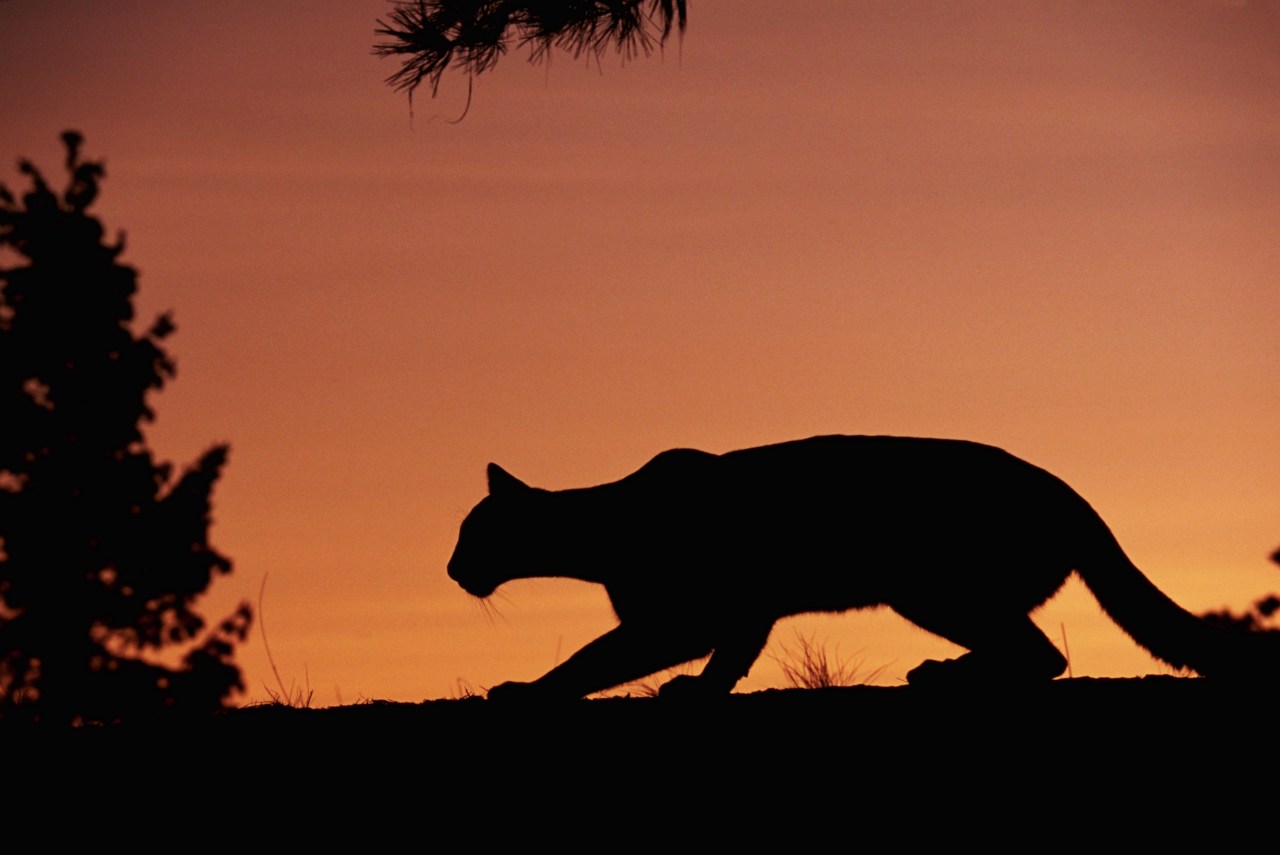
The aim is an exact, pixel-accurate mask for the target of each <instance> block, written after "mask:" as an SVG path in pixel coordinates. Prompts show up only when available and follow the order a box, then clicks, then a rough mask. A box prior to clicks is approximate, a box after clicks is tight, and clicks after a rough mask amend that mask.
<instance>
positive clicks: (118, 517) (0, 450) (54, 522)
mask: <svg viewBox="0 0 1280 855" xmlns="http://www.w3.org/2000/svg"><path fill="white" fill-rule="evenodd" d="M62 140H63V143H64V144H65V146H66V150H67V155H66V169H67V171H68V173H69V175H70V178H69V181H68V184H67V188H66V190H65V191H64V192H62V193H61V194H59V193H56V192H54V191H53V190H52V189H50V187H49V185H48V183H47V182H46V181H45V178H44V176H43V175H42V174H41V173H40V172H39V171H38V170H37V169H36V168H35V167H34V166H32V165H31V164H30V163H29V162H27V161H22V162H20V164H19V169H20V170H21V172H22V173H24V174H25V175H26V176H27V179H28V180H29V182H30V184H31V189H30V191H29V192H27V193H26V194H24V195H23V196H22V197H21V198H20V199H18V198H15V196H14V194H13V193H11V192H10V191H9V189H8V188H6V187H4V186H3V185H0V413H2V414H3V424H4V429H3V431H0V718H5V719H9V720H13V719H29V720H30V719H34V720H42V721H52V722H70V723H74V722H98V721H102V722H109V721H118V720H122V719H127V718H131V717H135V716H138V715H145V714H152V713H156V712H161V711H189V712H200V711H208V710H213V709H217V708H220V707H221V706H223V705H224V704H225V703H226V700H227V699H228V697H229V696H230V695H231V694H232V693H233V692H234V691H236V690H239V689H242V688H243V686H242V682H241V676H240V670H239V668H238V667H237V666H236V665H235V664H234V661H233V653H234V648H235V644H236V642H237V641H243V640H244V638H245V635H246V633H247V631H248V627H249V623H250V619H251V614H250V610H249V607H248V605H247V604H242V605H241V606H240V607H239V609H237V610H236V612H235V613H234V614H232V615H231V616H229V617H228V618H226V619H225V620H223V621H221V622H220V623H219V624H217V625H216V626H215V627H214V628H213V629H212V630H211V631H208V632H206V627H205V621H204V619H203V618H202V617H201V616H200V615H199V614H198V613H197V612H196V611H195V609H194V603H195V600H196V599H197V597H199V596H200V595H201V594H202V593H203V592H204V591H205V589H206V588H207V587H208V586H209V584H210V582H211V581H212V578H213V577H214V576H215V575H222V574H227V573H229V572H230V571H231V562H230V561H228V560H227V559H226V558H225V557H224V556H222V555H220V554H219V553H218V552H217V551H215V550H214V549H213V548H212V547H211V546H210V545H209V539H208V530H209V525H210V494H211V492H212V490H213V484H214V481H216V480H217V478H218V475H219V473H220V471H221V469H222V466H223V464H224V463H225V462H226V457H227V448H226V447H225V446H216V447H213V448H211V449H210V450H209V451H208V452H206V453H205V454H204V455H203V456H202V457H201V458H200V459H199V460H198V461H197V462H196V463H195V464H194V465H193V466H191V467H190V468H189V469H188V470H187V471H186V472H185V474H183V475H182V476H181V477H178V478H176V479H175V478H174V477H173V474H172V466H171V465H170V464H168V463H163V462H157V461H156V460H155V459H154V458H153V455H152V453H151V451H150V450H149V449H148V448H147V446H146V442H145V439H144V437H143V434H142V430H141V428H142V425H143V424H145V423H147V422H150V421H151V420H152V419H153V418H154V414H153V412H152V410H151V408H150V407H149V406H148V404H147V398H148V396H149V394H150V393H151V392H152V391H156V390H159V389H161V388H162V387H163V386H164V384H165V382H166V381H167V380H168V379H170V378H172V377H173V376H174V364H173V362H172V360H171V359H170V358H169V356H168V355H167V354H166V353H165V350H164V348H163V346H162V342H163V340H164V339H165V338H167V337H168V336H169V335H170V334H171V333H172V332H173V331H174V326H173V323H172V321H171V319H170V317H169V316H168V315H162V316H160V317H159V318H158V319H156V320H155V322H154V323H153V324H152V325H151V327H150V329H148V330H147V331H146V332H145V333H143V334H141V335H137V334H135V332H134V331H133V330H132V322H133V296H134V292H135V291H136V279H137V272H136V271H135V270H134V269H133V268H131V267H128V266H125V265H122V264H120V263H119V261H118V258H119V256H120V254H121V252H122V251H123V250H124V238H123V235H121V236H120V237H118V238H117V239H116V241H115V242H114V243H111V244H108V243H105V242H104V240H103V229H102V225H101V224H100V223H99V221H98V220H97V219H96V218H95V217H93V216H91V215H89V214H88V213H87V210H88V208H89V206H90V205H91V204H92V203H93V201H94V198H95V197H96V196H97V193H98V189H99V182H100V181H101V179H102V178H103V177H104V174H105V173H104V170H103V166H102V164H101V163H100V162H94V161H85V160H81V159H80V146H81V143H82V137H81V136H80V134H78V133H76V132H73V131H68V132H66V133H64V134H63V135H62ZM24 260H25V264H23V263H21V262H23V261H24ZM13 262H18V264H15V265H13V266H9V265H10V264H12V263H13Z"/></svg>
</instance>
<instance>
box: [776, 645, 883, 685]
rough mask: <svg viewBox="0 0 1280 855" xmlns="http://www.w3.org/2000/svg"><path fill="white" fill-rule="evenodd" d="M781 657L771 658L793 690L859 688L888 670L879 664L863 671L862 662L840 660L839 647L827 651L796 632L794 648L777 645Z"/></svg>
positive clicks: (858, 660) (859, 660)
mask: <svg viewBox="0 0 1280 855" xmlns="http://www.w3.org/2000/svg"><path fill="white" fill-rule="evenodd" d="M778 647H779V648H780V649H781V650H782V653H781V655H777V654H770V658H772V659H773V661H774V662H777V663H778V667H780V668H781V669H782V676H783V678H784V679H785V680H786V681H787V686H788V688H792V689H830V688H834V687H837V686H858V685H863V684H866V683H870V682H871V681H873V680H875V679H876V678H877V677H879V676H880V675H881V674H883V673H884V669H885V668H886V667H887V666H885V665H881V666H880V667H879V668H873V669H872V670H870V671H864V670H863V662H864V660H862V659H842V658H840V648H839V645H837V646H836V648H835V649H834V650H833V651H832V652H831V653H828V652H827V648H826V645H824V644H821V643H819V642H818V641H817V640H816V638H815V637H814V636H812V635H810V636H805V635H802V634H801V633H799V632H797V633H796V640H795V647H788V646H787V645H785V644H779V645H778Z"/></svg>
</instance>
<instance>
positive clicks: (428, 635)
mask: <svg viewBox="0 0 1280 855" xmlns="http://www.w3.org/2000/svg"><path fill="white" fill-rule="evenodd" d="M388 8H389V7H388V4H387V3H385V2H382V0H310V2H307V3H296V2H278V0H254V1H253V2H248V0H232V2H223V3H216V4H215V3H203V2H201V3H197V2H172V0H163V1H162V0H116V2H111V3H82V2H73V0H6V1H5V2H0V81H3V85H2V86H0V116H3V122H2V123H0V180H2V181H4V183H6V184H8V185H9V186H10V187H11V188H15V189H16V188H20V187H22V186H24V183H23V182H22V181H21V180H19V179H20V178H21V176H20V175H19V174H18V172H17V170H16V167H15V166H13V163H14V162H15V161H16V159H17V157H19V156H27V157H30V158H32V159H34V160H35V161H36V162H37V163H38V164H39V165H41V166H43V167H44V169H45V171H46V173H48V174H49V175H50V177H51V178H54V179H55V180H57V177H58V176H59V173H58V170H59V169H60V164H61V161H62V153H61V150H60V147H59V144H58V142H57V137H58V134H59V133H60V132H61V131H62V130H64V129H67V128H76V129H79V130H80V131H82V132H83V133H84V134H85V136H86V138H87V142H86V147H85V150H86V154H87V156H89V157H100V158H103V159H105V161H106V163H107V174H108V178H107V181H106V184H105V186H104V189H103V193H102V195H101V197H100V198H99V201H98V203H97V205H96V207H95V209H94V210H95V212H96V213H97V214H98V215H99V216H100V217H101V218H102V219H103V220H104V222H105V223H106V224H107V226H108V227H109V228H110V229H113V230H114V229H117V228H122V229H124V230H125V231H126V232H127V233H128V239H129V243H128V246H129V248H128V251H127V253H126V255H125V259H126V260H127V261H128V262H129V263H131V264H133V265H134V266H136V267H137V268H138V269H139V271H140V274H141V278H140V284H141V292H140V297H139V309H140V314H141V317H142V319H143V320H145V321H149V319H150V318H151V316H153V315H154V314H156V313H158V312H160V311H164V310H173V312H174V315H175V318H176V321H177V324H178V333H177V334H176V335H175V336H174V337H172V338H171V339H169V348H170V351H171V353H172V354H173V355H174V356H175V357H176V358H177V361H178V366H179V373H178V378H177V380H176V381H175V382H174V383H173V384H171V385H170V386H169V388H168V389H166V390H165V391H164V392H163V394H161V395H160V396H158V397H156V398H155V400H154V404H155V406H156V409H157V411H158V414H159V419H158V421H157V423H156V424H155V425H154V426H153V427H152V428H151V429H150V430H149V432H148V435H149V437H150V439H151V442H152V446H153V447H154V448H155V449H156V451H157V453H158V454H160V455H161V456H162V457H163V458H165V459H169V460H172V461H174V462H175V463H178V464H179V465H185V464H187V463H189V462H191V461H193V460H194V459H195V458H196V457H197V456H198V454H199V453H200V452H201V451H202V450H203V449H205V448H206V447H208V446H209V445H210V444H212V443H214V442H222V441H227V442H230V443H231V446H232V451H231V460H230V465H229V467H228V468H227V470H226V471H225V474H224V476H223V478H222V479H221V480H220V481H219V482H218V485H217V489H216V492H215V496H214V498H215V511H214V512H215V526H214V529H213V532H212V538H213V543H214V544H215V546H216V547H217V548H219V549H220V550H221V551H222V552H224V553H225V554H226V555H228V556H229V557H230V558H231V559H232V560H233V561H234V562H235V568H236V569H235V572H234V574H233V575H231V576H229V577H226V578H224V579H222V580H219V581H218V582H217V583H215V585H214V586H213V588H211V593H210V595H209V596H208V597H207V598H206V600H205V601H204V602H203V604H202V611H203V612H204V614H206V616H208V617H210V618H215V619H216V618H219V617H221V616H222V615H223V614H225V613H227V612H229V611H230V609H231V608H232V607H233V606H234V604H235V603H236V602H238V601H239V600H241V599H248V600H251V601H253V602H254V603H255V605H256V603H257V600H258V594H259V590H260V588H261V586H262V585H263V583H264V580H266V588H265V600H264V602H263V609H262V610H261V611H260V612H259V614H258V623H256V624H255V627H254V631H253V633H252V635H251V637H250V640H249V642H248V643H247V644H246V645H245V646H244V647H242V648H241V650H240V652H239V654H238V659H239V662H240V663H241V665H242V667H243V668H244V671H245V678H246V683H247V692H246V693H245V695H244V696H242V697H241V698H240V700H241V701H252V700H265V699H266V698H267V697H268V694H269V691H276V690H277V682H276V678H275V676H274V675H273V673H272V669H271V667H270V664H269V662H268V659H267V655H266V647H265V645H264V643H263V642H264V639H263V634H262V629H263V628H264V627H265V629H266V633H267V638H266V640H268V641H269V642H270V652H271V654H272V657H273V658H274V662H275V665H276V666H277V668H278V669H279V673H280V677H281V679H282V680H283V682H284V683H285V685H286V688H290V687H292V688H294V689H307V688H309V689H310V690H311V691H313V692H314V698H313V702H314V703H317V704H321V705H328V704H332V703H335V702H339V701H341V702H345V703H350V702H352V701H356V700H359V699H388V700H400V701H417V700H422V699H424V698H440V697H449V696H452V695H456V694H458V693H460V692H462V691H465V690H466V689H467V688H470V689H474V690H478V689H481V688H483V687H486V686H489V685H492V684H494V683H497V682H500V681H502V680H507V679H531V678H533V677H535V676H537V675H539V674H541V673H542V672H543V671H545V670H547V669H548V668H549V667H551V666H552V665H554V664H555V663H556V662H557V661H560V660H562V659H563V658H564V657H566V656H567V655H568V654H569V653H571V652H572V651H573V650H574V649H576V648H577V647H578V646H580V645H581V644H583V643H585V642H586V641H587V640H589V639H590V638H592V637H593V636H595V635H597V634H599V633H600V632H602V631H604V630H606V629H608V628H609V627H611V626H612V625H613V619H612V616H611V613H610V612H609V609H608V603H607V600H606V598H605V596H604V593H603V590H602V589H599V588H597V587H595V586H591V585H587V584H585V583H581V582H572V581H565V580H531V581H522V582H516V583H512V584H511V585H509V586H507V587H506V588H504V589H503V590H502V591H501V592H500V596H499V597H498V598H496V600H495V605H496V606H497V609H498V611H499V612H500V614H499V615H497V616H493V617H492V618H490V616H489V615H488V614H487V613H486V611H485V610H484V609H482V608H481V606H480V605H479V604H478V603H477V602H475V601H474V600H472V599H471V598H469V597H468V596H467V595H466V594H464V593H463V592H462V591H461V590H459V589H458V588H457V587H456V586H455V585H454V584H453V583H452V582H451V581H450V580H449V579H448V578H447V577H446V575H445V563H446V561H447V559H448V556H449V553H450V551H451V549H452V547H453V542H454V538H455V537H456V534H457V525H458V523H459V522H460V521H461V519H462V517H463V516H464V515H465V513H466V512H467V510H468V509H469V508H470V507H471V506H472V505H473V504H474V503H475V502H477V501H478V500H479V499H480V498H481V497H482V496H483V494H484V492H485V482H484V468H485V464H487V463H488V462H489V461H496V462H498V463H500V464H502V465H503V466H504V467H506V468H507V469H509V470H510V471H512V472H513V473H515V474H516V475H518V476H520V477H522V478H524V479H525V480H526V481H528V482H530V483H532V484H535V485H538V486H543V487H548V488H557V489H558V488H566V487H576V486H585V485H588V484H595V483H601V482H605V481H610V480H614V479H616V478H618V477H621V476H623V475H625V474H627V473H628V472H630V471H632V470H634V469H636V468H637V467H639V466H640V465H641V464H643V463H644V462H645V461H646V460H648V459H649V457H651V456H652V455H653V454H654V453H656V452H658V451H660V450H662V449H665V448H670V447H674V446H687V447H698V448H703V449H706V450H709V451H727V450H729V449H733V448H740V447H745V446H750V445H758V444H763V443H768V442H775V441H780V440H787V439H795V438H800V437H804V436H810V435H814V434H823V433H896V434H911V435H923V436H943V437H957V438H965V439H974V440H979V441H984V442H989V443H992V444H995V445H999V446H1002V447H1004V448H1007V449H1008V450H1010V451H1012V452H1013V453H1015V454H1018V455H1019V456H1022V457H1024V458H1026V459H1029V460H1031V461H1032V462H1034V463H1037V464H1038V465H1041V466H1043V467H1045V468H1047V469H1049V470H1050V471H1052V472H1054V473H1055V474H1057V475H1059V476H1061V477H1062V478H1064V479H1065V480H1066V481H1068V483H1070V484H1072V485H1073V486H1075V487H1076V489H1078V490H1079V491H1080V492H1081V493H1082V494H1083V495H1084V496H1085V497H1086V498H1088V499H1089V500H1090V502H1092V503H1093V505H1094V506H1095V507H1096V508H1097V509H1098V510H1099V511H1100V512H1101V514H1102V515H1103V517H1104V518H1105V519H1106V520H1107V521H1108V523H1109V524H1110V525H1111V526H1112V528H1113V530H1114V531H1115V532H1116V534H1117V536H1118V537H1119V539H1120V541H1121V543H1122V544H1124V546H1125V548H1126V550H1127V551H1128V552H1129V555H1130V557H1131V558H1133V560H1134V561H1135V562H1136V563H1137V564H1138V565H1139V566H1140V567H1142V568H1144V570H1145V571H1146V572H1147V573H1148V575H1149V576H1151V578H1152V579H1153V580H1154V581H1155V582H1156V584H1157V585H1159V586H1160V587H1161V588H1162V589H1164V590H1165V591H1166V592H1167V593H1169V594H1170V595H1171V596H1172V597H1174V598H1175V599H1176V600H1178V601H1179V602H1180V603H1182V604H1184V605H1185V606H1187V607H1190V608H1193V609H1196V610H1202V609H1207V608H1219V607H1222V606H1231V607H1233V608H1237V609H1241V608H1244V607H1245V606H1247V605H1248V604H1249V603H1250V602H1252V601H1253V600H1254V599H1256V598H1257V597H1259V596H1261V595H1263V594H1266V593H1268V592H1270V591H1273V590H1277V589H1280V573H1277V568H1276V567H1274V566H1273V565H1272V564H1271V563H1270V562H1268V560H1267V555H1268V554H1269V553H1270V552H1271V551H1272V550H1273V549H1275V548H1276V547H1277V546H1280V443H1277V442H1276V438H1277V428H1278V427H1280V386H1278V385H1277V376H1278V375H1280V371H1278V369H1280V335H1278V334H1277V324H1276V321H1277V316H1278V313H1277V308H1280V306H1278V304H1277V300H1276V277H1277V275H1278V274H1280V242H1278V241H1277V235H1278V234H1280V49H1278V45H1280V4H1274V3H1245V2H1191V0H1160V2H1143V1H1142V0H1130V2H1125V3H1098V2H1068V0H1063V2H1055V3H1043V2H1032V0H1026V2H979V0H973V2H968V0H964V2H955V3H934V2H901V0H893V2H889V0H884V2H853V0H848V2H791V3H786V4H778V3H763V2H711V0H694V2H692V3H691V4H690V18H689V29H688V32H687V33H686V35H685V37H684V39H683V41H682V42H681V43H676V42H672V43H671V44H670V45H669V46H668V48H667V50H666V51H665V52H664V53H663V54H661V55H655V56H653V57H650V58H647V59H640V60H638V61H634V62H628V63H623V62H621V61H620V60H619V59H617V58H616V57H613V56H609V57H606V58H605V59H604V61H602V62H601V63H600V64H599V65H598V66H597V65H596V64H595V63H590V62H586V61H581V60H579V61H575V60H574V59H572V58H571V57H568V56H556V57H555V58H554V60H553V61H552V63H551V64H550V65H549V66H532V65H529V64H528V63H526V62H525V61H524V55H523V54H521V53H512V54H510V55H508V56H507V57H506V58H505V59H504V60H503V61H502V62H501V63H499V65H498V67H497V69H496V70H495V71H494V72H493V73H491V74H488V75H485V76H482V77H480V78H478V79H477V80H476V81H475V89H474V93H473V101H472V104H471V107H470V112H469V114H468V115H467V116H466V118H465V120H463V121H462V122H461V123H458V124H450V123H449V121H448V120H451V119H455V118H457V117H458V116H459V115H460V114H461V113H462V112H463V110H464V107H465V104H466V98H467V85H466V80H465V79H464V78H461V77H452V78H446V80H445V83H444V85H443V87H442V89H441V93H440V96H439V97H438V98H437V99H435V100H434V101H433V100H431V99H430V98H429V95H428V93H427V92H426V91H425V90H424V91H423V92H421V93H420V94H419V96H418V97H417V99H416V100H415V104H414V110H413V113H412V115H411V113H410V110H409V105H408V103H407V101H406V99H405V98H404V96H403V95H398V94H396V93H394V92H393V91H392V90H390V89H389V88H388V87H387V86H386V85H384V83H383V79H384V77H386V76H387V75H388V74H390V73H392V72H393V71H395V70H396V66H395V64H394V63H393V61H391V60H380V59H378V58H376V57H374V56H372V55H371V53H370V48H371V46H372V44H373V43H374V41H375V37H374V34H373V30H374V27H375V19H376V18H378V17H380V16H385V14H386V12H387V10H388ZM779 10H782V11H781V12H780V11H779ZM922 536H927V532H922ZM1037 620H1038V622H1039V623H1040V625H1041V626H1042V627H1043V628H1044V629H1045V630H1046V631H1047V632H1048V633H1049V635H1050V636H1051V637H1053V638H1054V639H1055V641H1057V642H1058V643H1059V644H1060V645H1061V643H1062V640H1063V629H1064V628H1065V633H1066V641H1067V644H1068V646H1069V652H1070V658H1071V663H1072V671H1073V673H1074V674H1075V675H1076V676H1081V675H1096V676H1111V675H1127V674H1142V673H1162V672H1164V671H1165V670H1166V669H1164V668H1163V666H1160V665H1159V664H1158V663H1156V662H1154V661H1153V660H1152V659H1151V658H1150V657H1149V656H1148V655H1147V654H1146V653H1144V652H1143V651H1142V650H1141V649H1139V648H1137V647H1136V646H1135V645H1134V644H1133V643H1132V642H1130V641H1129V640H1128V639H1127V638H1126V637H1125V636H1123V635H1122V634H1120V632H1119V631H1118V630H1116V629H1115V628H1114V627H1113V626H1112V625H1111V624H1110V623H1109V622H1108V621H1107V620H1106V619H1105V618H1104V617H1103V616H1102V615H1101V613H1100V611H1099V610H1098V608H1097V606H1096V604H1095V602H1094V601H1093V600H1092V598H1091V597H1090V596H1089V595H1088V594H1087V593H1085V592H1084V590H1083V588H1082V587H1081V586H1079V585H1078V583H1074V582H1073V583H1071V584H1070V585H1069V587H1068V589H1066V590H1064V592H1063V593H1062V594H1061V595H1059V597H1058V598H1057V599H1056V600H1054V601H1053V602H1052V603H1051V604H1050V606H1048V607H1047V608H1046V609H1044V610H1043V611H1042V612H1040V613H1038V615H1037ZM798 632H801V633H805V634H812V635H813V636H814V637H815V638H816V639H817V640H819V641H825V642H826V643H827V644H828V646H829V649H831V650H833V651H836V650H838V653H839V655H840V656H842V657H848V658H851V659H857V660H861V661H862V662H863V664H864V667H865V668H866V669H867V670H872V669H876V668H882V669H883V671H882V673H881V676H880V677H879V681H880V682H884V683H890V684H893V683H898V682H900V681H901V679H902V677H903V675H904V674H905V673H906V671H907V670H909V669H910V668H911V667H913V666H914V665H916V664H917V663H918V662H919V661H920V660H921V659H922V658H924V657H926V656H939V655H943V656H945V655H953V654H954V653H955V652H957V650H958V648H955V647H953V646H951V645H949V644H947V643H946V642H943V641H940V640H937V639H934V638H933V637H931V636H929V635H927V634H926V633H924V632H923V631H921V630H918V629H915V628H913V627H911V626H910V625H908V624H906V623H905V622H904V621H903V620H901V619H900V618H897V617H895V616H894V615H892V614H888V613H876V614H856V615H845V616H841V617H838V618H829V617H822V618H804V619H797V620H793V621H788V622H784V623H782V624H780V625H779V626H778V628H777V629H775V632H774V637H773V638H774V641H773V643H772V644H771V647H770V650H769V651H768V652H767V654H766V656H765V657H763V658H762V659H761V661H760V662H759V663H758V664H757V666H756V667H755V669H754V670H753V671H752V673H751V675H750V676H749V677H748V678H747V679H746V680H744V681H743V683H741V684H740V686H739V689H740V690H752V689H759V688H766V687H770V686H779V685H782V680H781V675H780V671H779V668H778V666H777V664H776V663H775V662H774V661H773V660H772V659H771V658H770V656H769V654H775V655H776V654H779V653H781V650H780V648H779V646H778V645H779V643H780V642H781V643H783V644H787V645H789V646H794V640H795V638H796V633H798Z"/></svg>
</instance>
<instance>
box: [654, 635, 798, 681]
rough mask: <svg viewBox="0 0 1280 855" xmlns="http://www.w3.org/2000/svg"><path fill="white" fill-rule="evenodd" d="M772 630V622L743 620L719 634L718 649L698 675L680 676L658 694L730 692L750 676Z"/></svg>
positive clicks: (716, 648) (717, 638) (716, 647)
mask: <svg viewBox="0 0 1280 855" xmlns="http://www.w3.org/2000/svg"><path fill="white" fill-rule="evenodd" d="M772 631H773V621H772V620H765V621H758V622H752V623H741V624H737V625H735V626H733V627H732V628H731V629H725V630H722V631H721V632H719V633H717V637H716V642H715V644H716V646H715V651H714V652H712V654H711V659H710V661H708V662H707V664H706V667H705V668H703V669H702V673H701V674H699V675H698V676H696V677H692V676H688V675H680V676H677V677H674V678H672V679H671V680H670V681H669V682H667V683H666V684H665V685H663V687H662V688H661V689H659V691H658V695H659V697H663V698H671V697H677V698H680V697H695V696H701V697H706V696H711V695H727V694H728V693H729V692H731V691H733V687H734V686H736V685H737V684H738V681H739V680H741V679H742V678H743V677H745V676H747V672H748V671H750V670H751V666H752V665H754V664H755V661H756V659H758V658H759V657H760V651H762V650H764V646H765V644H766V643H767V642H768V641H769V633H770V632H772Z"/></svg>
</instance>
